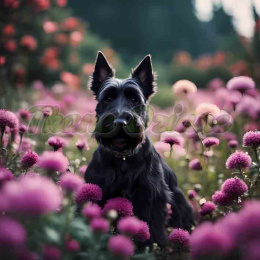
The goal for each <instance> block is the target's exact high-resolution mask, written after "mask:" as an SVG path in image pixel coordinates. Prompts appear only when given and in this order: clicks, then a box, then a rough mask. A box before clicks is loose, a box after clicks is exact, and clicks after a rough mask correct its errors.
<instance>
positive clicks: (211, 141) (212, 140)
mask: <svg viewBox="0 0 260 260" xmlns="http://www.w3.org/2000/svg"><path fill="white" fill-rule="evenodd" d="M202 142H203V144H204V146H205V147H207V148H209V147H211V146H218V145H219V139H218V138H216V137H206V138H205V139H204V140H203V141H202Z"/></svg>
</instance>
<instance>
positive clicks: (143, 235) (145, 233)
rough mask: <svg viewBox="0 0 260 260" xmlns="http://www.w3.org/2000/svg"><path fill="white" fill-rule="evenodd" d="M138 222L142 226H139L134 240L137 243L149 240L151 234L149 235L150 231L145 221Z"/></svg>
mask: <svg viewBox="0 0 260 260" xmlns="http://www.w3.org/2000/svg"><path fill="white" fill-rule="evenodd" d="M140 222H141V224H142V226H141V228H140V230H139V231H138V233H137V234H136V235H135V238H136V239H137V240H138V241H141V242H145V241H147V240H148V239H150V237H151V234H150V231H149V226H148V224H147V223H146V222H145V221H141V220H140Z"/></svg>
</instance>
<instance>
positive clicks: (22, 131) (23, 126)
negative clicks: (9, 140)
mask: <svg viewBox="0 0 260 260" xmlns="http://www.w3.org/2000/svg"><path fill="white" fill-rule="evenodd" d="M27 130H28V128H27V126H26V125H23V124H21V125H20V126H19V133H20V134H21V135H23V134H24V133H26V132H27Z"/></svg>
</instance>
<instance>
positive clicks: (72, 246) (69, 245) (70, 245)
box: [65, 239, 80, 252]
mask: <svg viewBox="0 0 260 260" xmlns="http://www.w3.org/2000/svg"><path fill="white" fill-rule="evenodd" d="M65 247H66V250H67V251H68V252H76V251H78V250H79V249H80V243H79V242H78V241H77V240H74V239H70V240H67V241H66V244H65Z"/></svg>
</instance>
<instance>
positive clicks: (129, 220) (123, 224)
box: [117, 217, 143, 237]
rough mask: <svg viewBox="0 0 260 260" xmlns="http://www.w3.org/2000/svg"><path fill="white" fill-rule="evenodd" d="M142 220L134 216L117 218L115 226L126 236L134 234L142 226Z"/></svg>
mask: <svg viewBox="0 0 260 260" xmlns="http://www.w3.org/2000/svg"><path fill="white" fill-rule="evenodd" d="M142 226H143V225H142V222H141V221H140V220H139V219H137V218H135V217H125V218H122V219H121V220H119V222H118V224H117V228H118V230H119V231H121V232H122V233H124V234H125V235H127V236H131V237H133V236H135V235H136V234H137V233H138V232H139V231H140V230H141V228H142Z"/></svg>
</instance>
